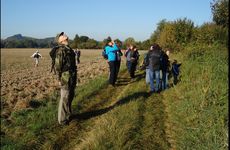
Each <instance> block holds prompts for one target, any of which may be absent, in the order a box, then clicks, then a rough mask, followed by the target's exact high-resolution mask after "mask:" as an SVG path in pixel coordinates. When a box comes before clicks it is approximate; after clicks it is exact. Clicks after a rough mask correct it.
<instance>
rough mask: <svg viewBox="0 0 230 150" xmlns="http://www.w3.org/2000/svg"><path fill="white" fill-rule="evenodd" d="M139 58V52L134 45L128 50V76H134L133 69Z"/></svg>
mask: <svg viewBox="0 0 230 150" xmlns="http://www.w3.org/2000/svg"><path fill="white" fill-rule="evenodd" d="M138 59H139V53H138V50H137V48H136V46H133V47H132V49H131V51H130V77H131V78H135V71H136V67H137V63H138Z"/></svg>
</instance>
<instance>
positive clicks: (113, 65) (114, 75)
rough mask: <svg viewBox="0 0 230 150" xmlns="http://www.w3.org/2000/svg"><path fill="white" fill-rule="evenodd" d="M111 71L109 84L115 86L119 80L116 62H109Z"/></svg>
mask: <svg viewBox="0 0 230 150" xmlns="http://www.w3.org/2000/svg"><path fill="white" fill-rule="evenodd" d="M109 70H110V75H109V84H112V85H115V82H116V80H117V71H116V70H117V66H116V61H110V62H109Z"/></svg>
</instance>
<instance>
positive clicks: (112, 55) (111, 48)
mask: <svg viewBox="0 0 230 150" xmlns="http://www.w3.org/2000/svg"><path fill="white" fill-rule="evenodd" d="M104 49H105V53H106V55H107V56H108V63H109V70H110V74H109V84H110V85H111V86H115V82H116V80H117V65H116V63H117V60H116V54H117V51H118V50H119V48H118V47H117V45H116V43H114V42H113V41H112V39H111V37H108V38H107V40H106V46H105V48H104Z"/></svg>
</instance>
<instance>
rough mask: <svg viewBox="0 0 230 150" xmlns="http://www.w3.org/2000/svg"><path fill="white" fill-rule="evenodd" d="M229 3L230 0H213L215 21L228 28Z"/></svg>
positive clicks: (212, 7) (212, 8)
mask: <svg viewBox="0 0 230 150" xmlns="http://www.w3.org/2000/svg"><path fill="white" fill-rule="evenodd" d="M228 4H229V0H213V3H211V10H212V14H213V21H214V22H215V23H216V24H217V25H221V26H223V27H227V28H228V24H229V20H228V18H229V9H228Z"/></svg>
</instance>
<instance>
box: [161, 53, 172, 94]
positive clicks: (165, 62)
mask: <svg viewBox="0 0 230 150" xmlns="http://www.w3.org/2000/svg"><path fill="white" fill-rule="evenodd" d="M167 53H168V51H162V52H161V71H162V84H161V89H162V90H165V89H167V88H168V87H169V86H168V75H169V67H170V62H169V57H168V55H167Z"/></svg>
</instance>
